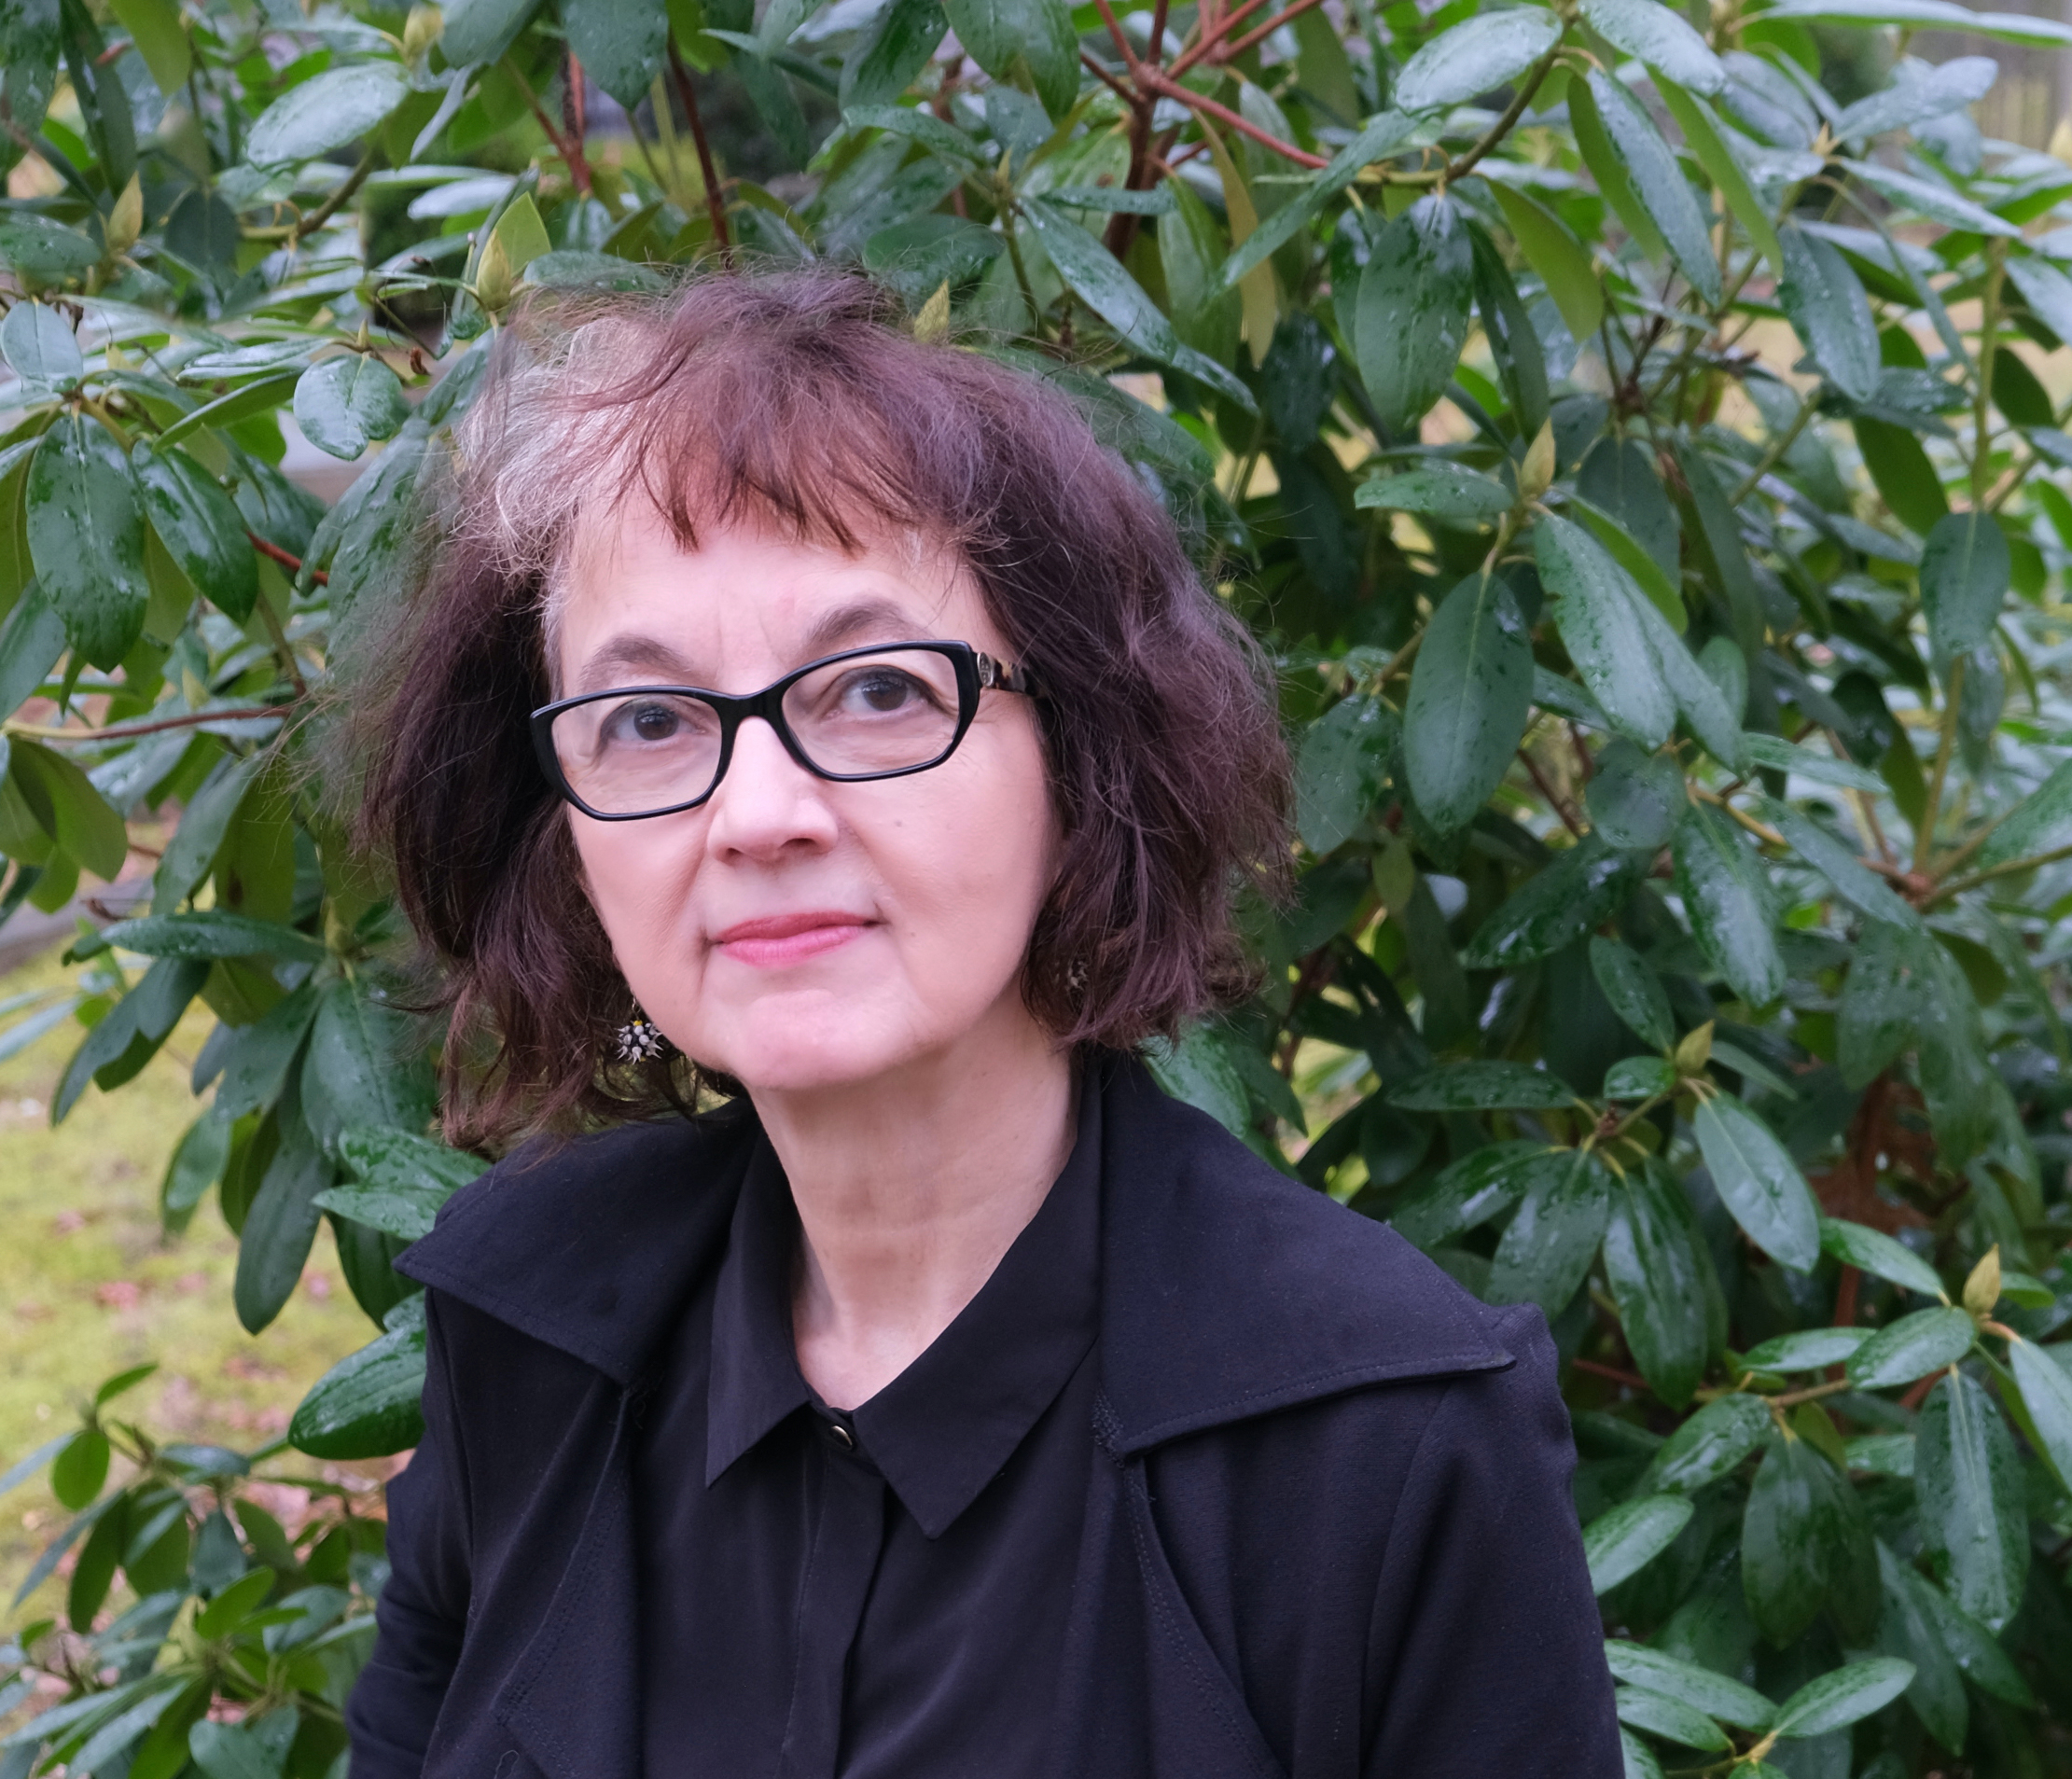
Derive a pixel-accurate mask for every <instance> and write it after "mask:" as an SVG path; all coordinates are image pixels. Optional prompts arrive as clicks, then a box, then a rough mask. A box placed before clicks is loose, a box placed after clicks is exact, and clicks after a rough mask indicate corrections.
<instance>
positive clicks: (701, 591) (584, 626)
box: [558, 503, 1056, 1091]
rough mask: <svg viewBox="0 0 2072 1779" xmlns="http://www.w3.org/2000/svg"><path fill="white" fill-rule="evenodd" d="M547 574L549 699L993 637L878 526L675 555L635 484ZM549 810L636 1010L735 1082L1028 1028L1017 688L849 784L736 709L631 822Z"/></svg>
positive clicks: (719, 687) (964, 582)
mask: <svg viewBox="0 0 2072 1779" xmlns="http://www.w3.org/2000/svg"><path fill="white" fill-rule="evenodd" d="M570 579H571V585H570V588H569V591H568V593H567V595H566V598H565V601H564V604H563V608H562V612H561V622H560V627H559V633H558V652H559V662H558V665H559V668H560V677H561V682H562V693H561V695H562V696H563V697H574V696H576V695H577V694H579V693H582V692H590V691H603V690H605V689H606V688H611V687H616V686H640V685H647V686H653V685H677V686H694V687H702V688H706V689H708V690H714V691H721V692H730V693H735V694H744V693H750V692H756V691H759V690H761V689H762V688H764V687H765V686H768V685H770V684H771V683H772V681H773V680H776V679H779V678H781V677H782V676H783V675H785V674H787V673H789V672H790V671H791V670H792V669H793V668H796V667H800V666H802V665H803V664H804V663H805V662H807V661H809V660H816V659H818V658H819V657H821V656H823V655H830V654H834V653H836V652H838V651H840V650H842V649H846V648H855V647H860V646H866V645H869V644H875V643H896V642H925V641H936V640H941V641H954V642H966V643H969V644H970V645H971V646H973V647H975V648H978V649H981V650H983V651H985V652H986V653H988V654H991V655H994V657H996V658H999V657H1006V658H1008V659H1010V660H1011V659H1012V658H1011V656H1008V651H1007V649H1006V646H1005V640H1004V639H1003V638H1002V637H1001V635H1000V633H999V632H998V631H997V629H996V628H995V627H994V624H993V623H992V622H991V620H990V619H989V618H988V616H987V614H986V610H985V607H984V605H983V602H982V601H981V600H980V596H979V594H978V591H977V590H976V589H975V588H974V587H973V586H972V585H971V582H970V579H969V577H968V576H967V575H966V574H964V573H963V572H961V571H960V570H959V569H958V568H957V567H956V566H955V565H954V564H953V563H951V562H950V561H948V560H947V559H946V558H942V557H939V556H936V555H931V554H925V553H922V552H919V551H916V552H915V553H913V554H912V555H911V556H910V555H909V554H907V553H905V552H903V551H901V550H899V549H897V546H895V545H891V544H876V545H873V546H872V548H870V549H868V550H866V551H865V552H864V553H863V554H861V555H857V556H849V555H844V554H843V553H842V552H841V551H840V550H838V549H827V548H822V547H819V546H816V545H811V544H795V543H786V542H783V541H780V540H778V539H776V538H774V537H772V536H769V535H764V534H763V533H761V532H759V531H755V530H739V529H733V530H725V531H720V530H710V531H707V532H706V533H705V534H704V535H703V538H702V547H701V548H700V549H695V550H691V551H688V552H687V551H685V550H683V549H680V548H678V546H677V545H676V543H675V541H674V538H673V537H672V536H671V535H670V534H669V532H668V530H667V529H666V528H665V527H664V526H663V525H662V523H661V521H660V520H659V519H656V518H655V517H653V516H652V515H651V514H649V513H648V512H647V508H646V507H645V506H643V505H640V504H638V503H635V504H633V506H630V507H629V508H628V509H627V512H626V515H625V517H624V520H623V521H622V522H621V523H619V525H618V526H617V528H616V529H615V531H614V532H613V534H612V535H610V536H609V537H606V538H598V539H596V540H594V542H593V543H592V545H591V548H589V549H581V550H578V552H577V560H576V562H575V563H574V565H573V572H572V574H571V577H570ZM686 794H687V795H694V794H695V792H694V791H691V792H687V793H686ZM569 821H570V825H571V827H572V828H573V831H574V834H575V838H576V846H577V852H578V853H579V854H580V855H581V858H582V866H583V872H584V876H585V879H586V882H587V886H588V889H589V892H590V897H591V902H592V903H593V904H594V905H595V907H596V909H597V913H598V916H599V918H600V919H601V920H602V921H603V923H604V926H605V933H606V934H607V935H608V936H609V938H610V939H611V943H612V950H613V952H614V953H615V954H616V956H617V957H618V960H619V967H620V969H621V970H622V971H623V972H624V973H625V977H626V980H627V982H628V983H629V984H630V985H631V986H632V989H633V994H634V995H635V996H636V997H637V998H638V1000H639V1002H640V1004H641V1006H642V1007H643V1008H645V1009H646V1011H647V1015H648V1017H649V1018H650V1019H651V1020H653V1021H654V1022H655V1023H656V1024H657V1025H659V1026H660V1027H661V1030H662V1031H663V1032H664V1033H665V1034H666V1035H668V1036H669V1038H670V1039H671V1040H672V1041H673V1042H674V1044H675V1045H676V1046H677V1048H678V1049H681V1050H683V1051H684V1052H686V1053H687V1054H688V1055H689V1056H691V1057H693V1058H694V1059H696V1060H697V1061H698V1062H699V1063H702V1064H704V1065H706V1066H707V1067H710V1068H715V1069H718V1070H721V1071H723V1072H725V1073H726V1074H729V1075H731V1076H733V1077H735V1078H736V1079H737V1080H739V1081H741V1082H742V1083H743V1085H744V1086H745V1087H747V1088H749V1089H751V1090H753V1089H757V1088H765V1089H768V1090H770V1091H810V1090H813V1089H816V1088H827V1087H837V1086H843V1085H852V1084H855V1083H858V1082H863V1081H868V1080H869V1079H871V1078H873V1077H880V1076H883V1075H884V1074H886V1073H888V1072H889V1071H892V1070H896V1069H898V1068H900V1067H902V1066H903V1065H905V1064H908V1063H914V1062H916V1061H920V1060H923V1059H925V1058H929V1057H931V1056H934V1055H937V1054H939V1053H940V1052H943V1051H946V1050H948V1049H951V1048H952V1047H957V1046H960V1045H963V1044H964V1043H966V1041H967V1040H970V1039H972V1038H973V1037H974V1036H976V1035H980V1033H981V1032H983V1031H984V1030H985V1029H987V1028H993V1029H994V1030H995V1031H996V1032H997V1034H998V1035H1000V1036H1002V1037H1004V1038H1008V1040H1009V1041H1011V1042H1018V1043H1019V1042H1025V1041H1026V1040H1027V1037H1028V1035H1029V1033H1028V1028H1029V1027H1030V1026H1031V1025H1032V1024H1033V1022H1032V1021H1031V1019H1030V1016H1029V1014H1028V1012H1027V1010H1026V1008H1024V1007H1023V1006H1022V998H1021V971H1022V958H1023V955H1024V953H1025V952H1026V951H1027V949H1028V943H1029V936H1030V933H1031V931H1032V929H1033V927H1034V925H1035V923H1036V913H1037V910H1039V909H1040V907H1041V906H1042V903H1043V899H1044V896H1045V895H1046V893H1047V892H1048V890H1049V887H1050V878H1051V873H1052V869H1053V861H1054V855H1055V848H1056V827H1055V821H1054V817H1053V814H1052V811H1051V807H1050V792H1049V784H1048V778H1047V774H1046V771H1045V766H1044V760H1043V753H1042V747H1041V744H1040V741H1039V739H1038V735H1037V730H1036V720H1035V714H1034V711H1033V709H1032V706H1031V704H1030V702H1029V700H1028V699H1026V698H1024V697H1021V696H1017V695H1014V694H1010V693H1004V692H998V691H987V692H983V693H981V694H980V701H979V710H978V715H977V716H976V717H975V719H974V720H973V722H972V724H971V727H970V729H969V730H967V731H966V735H965V737H964V740H963V741H962V743H961V744H959V745H958V747H957V750H956V752H955V753H954V754H953V755H952V756H951V757H949V759H947V760H945V761H944V762H943V763H942V764H941V765H940V766H938V767H935V768H933V769H932V770H930V771H925V772H916V773H914V774H912V775H911V776H910V777H905V778H888V779H878V780H873V781H866V782H862V783H855V784H836V783H830V782H829V781H827V780H826V779H822V778H817V777H815V776H814V774H813V773H811V772H809V771H806V770H805V769H804V768H803V767H801V766H800V764H799V763H798V762H797V761H796V760H794V759H793V758H792V757H791V755H790V754H789V753H788V752H787V751H786V748H785V745H784V744H783V743H782V742H781V741H780V740H779V739H778V737H777V735H776V732H775V731H774V730H772V728H771V727H770V725H769V724H768V723H766V722H763V721H762V720H760V719H759V718H751V719H749V720H748V721H746V722H744V723H743V724H742V726H741V728H740V730H739V732H738V734H737V735H736V738H735V741H734V750H733V757H732V759H731V761H730V764H729V765H728V767H727V771H726V775H725V777H724V778H723V779H722V780H721V781H720V784H719V786H718V788H717V789H716V791H715V792H714V793H713V795H712V798H711V799H710V800H709V801H707V802H706V803H704V804H703V805H702V806H701V807H700V808H697V809H693V810H684V811H680V812H679V813H675V814H673V815H658V816H654V817H651V818H649V819H647V820H645V821H633V822H600V821H596V820H593V819H592V818H591V817H590V816H587V815H585V814H583V813H581V812H580V811H578V810H575V809H571V810H570V811H569Z"/></svg>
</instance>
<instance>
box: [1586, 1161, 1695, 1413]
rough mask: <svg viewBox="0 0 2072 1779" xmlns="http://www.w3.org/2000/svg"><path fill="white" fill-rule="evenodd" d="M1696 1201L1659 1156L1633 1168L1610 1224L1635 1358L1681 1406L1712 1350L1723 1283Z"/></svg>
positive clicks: (1618, 1293) (1617, 1293) (1612, 1273)
mask: <svg viewBox="0 0 2072 1779" xmlns="http://www.w3.org/2000/svg"><path fill="white" fill-rule="evenodd" d="M1711 1264H1712V1261H1711V1258H1710V1257H1709V1256H1707V1255H1706V1253H1705V1252H1704V1250H1703V1246H1702V1245H1701V1244H1700V1241H1699V1238H1698V1232H1697V1230H1696V1227H1695V1225H1694V1224H1693V1222H1692V1220H1691V1215H1690V1203H1689V1202H1688V1201H1687V1200H1686V1199H1685V1197H1684V1193H1683V1188H1682V1187H1680V1186H1678V1185H1677V1184H1676V1180H1675V1179H1674V1178H1672V1177H1671V1176H1670V1174H1669V1173H1668V1171H1667V1169H1665V1168H1663V1167H1662V1165H1661V1164H1660V1163H1659V1162H1656V1161H1653V1160H1652V1159H1650V1161H1649V1162H1648V1165H1646V1166H1645V1167H1643V1168H1641V1169H1638V1170H1634V1171H1629V1172H1628V1174H1627V1175H1626V1179H1625V1184H1624V1189H1623V1190H1622V1191H1619V1192H1616V1193H1614V1195H1613V1199H1612V1216H1611V1223H1610V1226H1609V1227H1608V1228H1607V1229H1606V1231H1605V1276H1606V1280H1607V1281H1608V1283H1609V1284H1610V1286H1611V1295H1612V1300H1613V1301H1614V1302H1615V1303H1616V1304H1617V1305H1618V1308H1619V1321H1620V1327H1621V1328H1622V1329H1623V1331H1624V1333H1625V1336H1626V1344H1627V1346H1628V1347H1629V1348H1630V1349H1631V1350H1632V1352H1633V1355H1634V1364H1635V1365H1637V1366H1638V1367H1639V1368H1640V1373H1641V1375H1642V1376H1643V1377H1644V1378H1646V1379H1647V1380H1648V1384H1649V1385H1650V1387H1652V1389H1653V1390H1654V1392H1655V1394H1656V1395H1657V1396H1659V1397H1662V1400H1663V1401H1664V1402H1666V1403H1668V1404H1669V1405H1670V1406H1671V1407H1673V1408H1678V1409H1680V1408H1682V1407H1683V1406H1684V1405H1685V1404H1686V1403H1688V1402H1689V1401H1690V1397H1691V1392H1692V1391H1694V1390H1695V1389H1696V1388H1697V1387H1698V1381H1699V1380H1700V1379H1701V1378H1702V1377H1703V1375H1704V1370H1705V1360H1706V1359H1707V1357H1708V1356H1710V1350H1711V1339H1710V1334H1709V1331H1708V1327H1707V1305H1708V1303H1709V1301H1710V1299H1711V1295H1712V1293H1713V1292H1714V1291H1717V1288H1718V1287H1717V1283H1715V1282H1712V1281H1708V1280H1707V1279H1706V1278H1705V1275H1704V1272H1703V1271H1702V1269H1704V1268H1709V1267H1710V1266H1711Z"/></svg>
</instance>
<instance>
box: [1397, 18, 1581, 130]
mask: <svg viewBox="0 0 2072 1779" xmlns="http://www.w3.org/2000/svg"><path fill="white" fill-rule="evenodd" d="M1561 33H1562V25H1561V21H1560V20H1559V19H1558V18H1556V17H1555V16H1554V15H1553V14H1552V13H1551V12H1548V11H1543V10H1542V9H1541V8H1540V7H1512V8H1510V9H1509V10H1505V11H1498V12H1484V13H1479V14H1477V15H1476V16H1475V17H1473V18H1469V19H1465V20H1463V21H1461V22H1460V23H1459V24H1457V25H1454V26H1453V28H1452V29H1451V30H1449V31H1442V32H1440V33H1439V35H1438V36H1436V37H1434V38H1433V39H1432V40H1431V41H1430V42H1429V43H1427V44H1426V45H1425V47H1424V48H1423V49H1420V50H1418V52H1417V53H1416V54H1415V55H1413V56H1412V57H1411V59H1410V61H1409V62H1407V63H1404V65H1403V71H1402V73H1401V74H1399V75H1398V76H1397V77H1396V92H1395V99H1396V103H1397V104H1398V105H1399V106H1400V107H1401V108H1402V109H1403V110H1404V111H1407V112H1410V113H1412V114H1415V113H1418V112H1423V111H1436V110H1438V109H1439V107H1440V106H1442V105H1458V104H1467V101H1468V100H1470V99H1473V98H1476V97H1478V96H1479V95H1480V94H1481V93H1485V92H1492V91H1494V90H1495V89H1497V88H1498V87H1507V86H1509V85H1510V84H1511V82H1512V81H1514V80H1515V79H1516V78H1517V77H1518V76H1520V75H1522V74H1523V73H1524V72H1525V70H1526V69H1528V68H1530V67H1531V66H1532V65H1533V63H1536V62H1537V61H1538V60H1539V59H1540V57H1542V56H1543V55H1545V54H1546V53H1547V52H1548V50H1550V49H1552V48H1553V47H1554V45H1555V44H1557V43H1559V42H1560V41H1561Z"/></svg>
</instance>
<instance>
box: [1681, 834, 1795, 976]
mask: <svg viewBox="0 0 2072 1779" xmlns="http://www.w3.org/2000/svg"><path fill="white" fill-rule="evenodd" d="M1675 856H1676V894H1677V895H1678V896H1681V897H1682V898H1683V904H1684V910H1685V912H1686V914H1687V915H1688V916H1689V917H1690V925H1691V931H1692V934H1693V936H1694V937H1695V938H1697V940H1698V944H1699V948H1700V950H1702V951H1703V952H1704V954H1705V957H1706V959H1707V961H1708V962H1709V963H1710V964H1711V965H1712V966H1713V967H1714V968H1715V969H1716V970H1717V971H1718V972H1719V973H1720V975H1722V976H1723V977H1725V978H1726V979H1727V982H1728V985H1729V986H1730V987H1731V988H1732V990H1733V991H1734V993H1735V994H1737V995H1739V996H1740V997H1741V999H1742V1000H1744V1001H1745V1002H1746V1003H1747V1004H1748V1005H1749V1006H1750V1007H1768V1006H1769V1005H1770V1004H1771V1003H1772V1002H1773V1001H1774V1000H1775V999H1776V998H1777V997H1778V996H1779V995H1780V994H1783V993H1784V987H1785V966H1784V959H1783V958H1782V957H1781V956H1780V955H1779V953H1778V951H1777V940H1776V935H1775V932H1774V931H1773V910H1772V908H1771V901H1770V885H1769V883H1768V881H1767V880H1766V878H1765V877H1764V875H1763V871H1762V867H1761V866H1760V865H1759V863H1758V862H1757V859H1756V857H1755V855H1753V854H1752V853H1751V852H1750V851H1749V850H1748V848H1747V847H1745V846H1744V845H1743V844H1742V843H1741V841H1739V840H1738V839H1736V838H1735V835H1734V830H1733V829H1732V828H1731V827H1729V826H1728V824H1727V821H1726V819H1725V818H1724V817H1723V816H1720V815H1717V814H1716V813H1714V812H1713V811H1711V810H1709V809H1707V808H1705V807H1704V806H1703V804H1693V805H1692V806H1691V807H1690V809H1688V810H1686V811H1685V812H1684V817H1683V820H1682V821H1681V822H1680V823H1679V824H1678V825H1677V828H1676V849H1675Z"/></svg>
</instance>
